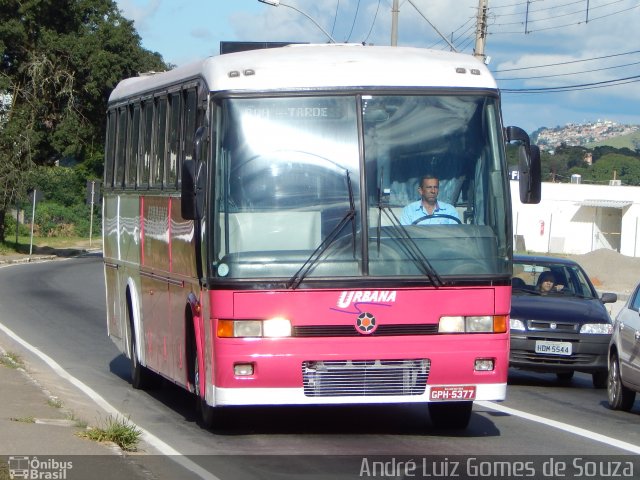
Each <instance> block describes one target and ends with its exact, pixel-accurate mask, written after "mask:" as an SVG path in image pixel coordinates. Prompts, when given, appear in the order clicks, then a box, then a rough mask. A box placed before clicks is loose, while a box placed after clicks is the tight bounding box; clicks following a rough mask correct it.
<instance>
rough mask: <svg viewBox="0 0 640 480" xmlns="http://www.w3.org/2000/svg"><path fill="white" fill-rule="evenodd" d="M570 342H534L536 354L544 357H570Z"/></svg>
mask: <svg viewBox="0 0 640 480" xmlns="http://www.w3.org/2000/svg"><path fill="white" fill-rule="evenodd" d="M571 346H572V345H571V342H546V341H544V340H538V341H536V350H535V351H536V353H542V354H545V355H571V352H572V350H571Z"/></svg>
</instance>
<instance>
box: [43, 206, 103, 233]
mask: <svg viewBox="0 0 640 480" xmlns="http://www.w3.org/2000/svg"><path fill="white" fill-rule="evenodd" d="M90 215H91V211H90V208H89V206H88V205H78V204H76V205H73V206H71V207H64V206H63V205H61V204H59V203H54V202H46V201H45V202H40V203H38V205H37V207H36V217H35V226H34V235H36V236H39V237H76V236H77V237H88V236H89V228H90ZM93 222H94V227H93V231H94V233H97V231H98V230H99V228H97V227H98V226H99V225H96V223H99V219H98V216H97V215H95V212H94V218H93Z"/></svg>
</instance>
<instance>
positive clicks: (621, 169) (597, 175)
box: [575, 153, 640, 185]
mask: <svg viewBox="0 0 640 480" xmlns="http://www.w3.org/2000/svg"><path fill="white" fill-rule="evenodd" d="M614 172H615V173H614ZM575 173H580V174H581V175H582V178H583V179H585V180H586V181H589V182H593V183H602V184H607V183H609V180H613V179H614V176H615V178H616V179H618V180H621V181H622V183H623V184H625V185H640V159H638V158H637V157H629V156H627V155H621V154H618V153H608V154H606V155H604V156H603V157H600V159H598V161H597V162H596V163H595V164H594V165H593V167H591V168H589V169H576V170H575Z"/></svg>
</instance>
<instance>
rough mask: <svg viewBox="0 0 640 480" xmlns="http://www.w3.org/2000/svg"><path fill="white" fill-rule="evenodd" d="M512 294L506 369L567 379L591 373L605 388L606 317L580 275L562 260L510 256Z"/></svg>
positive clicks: (610, 297) (607, 298)
mask: <svg viewBox="0 0 640 480" xmlns="http://www.w3.org/2000/svg"><path fill="white" fill-rule="evenodd" d="M512 286H513V289H512V296H511V320H510V330H511V352H510V356H509V365H510V366H511V367H515V368H519V369H524V370H532V371H537V372H549V373H555V374H556V375H557V376H558V379H560V380H570V379H571V378H572V377H573V374H574V372H585V373H590V374H591V375H592V377H593V386H594V387H596V388H605V387H606V386H607V358H608V349H609V341H610V340H611V332H612V331H613V327H612V322H611V317H610V316H609V313H608V312H607V310H606V308H605V306H604V304H605V303H612V302H615V301H617V295H616V294H615V293H604V294H602V297H598V294H597V292H596V289H595V288H594V287H593V284H592V283H591V281H590V280H589V277H588V276H587V274H586V273H585V271H584V270H583V269H582V267H580V265H578V264H577V263H576V262H574V261H572V260H568V259H564V258H553V257H542V256H529V255H515V256H514V264H513V280H512Z"/></svg>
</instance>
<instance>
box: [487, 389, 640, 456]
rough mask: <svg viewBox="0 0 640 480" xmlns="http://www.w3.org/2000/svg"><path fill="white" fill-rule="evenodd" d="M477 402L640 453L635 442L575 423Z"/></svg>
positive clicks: (639, 448) (490, 403)
mask: <svg viewBox="0 0 640 480" xmlns="http://www.w3.org/2000/svg"><path fill="white" fill-rule="evenodd" d="M475 403H476V405H480V406H482V407H485V408H489V409H491V410H495V411H497V412H502V413H507V414H509V415H513V416H515V417H520V418H524V419H526V420H530V421H532V422H536V423H541V424H543V425H547V426H549V427H553V428H557V429H558V430H563V431H565V432H568V433H572V434H574V435H579V436H581V437H585V438H588V439H589V440H595V441H596V442H601V443H605V444H607V445H610V446H612V447H617V448H620V449H622V450H627V451H629V452H632V453H640V446H638V445H634V444H633V443H628V442H623V441H622V440H617V439H615V438H612V437H607V436H606V435H600V434H599V433H596V432H592V431H590V430H586V429H584V428H580V427H574V426H573V425H569V424H567V423H562V422H558V421H556V420H551V419H548V418H545V417H541V416H539V415H533V414H532V413H527V412H523V411H520V410H516V409H514V408H509V407H505V406H502V405H500V404H498V403H494V402H487V401H479V402H475Z"/></svg>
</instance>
